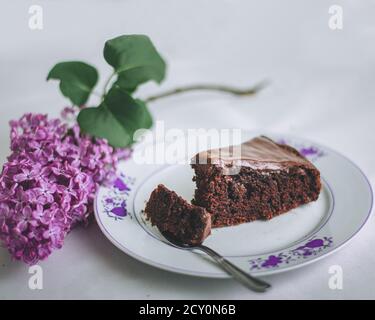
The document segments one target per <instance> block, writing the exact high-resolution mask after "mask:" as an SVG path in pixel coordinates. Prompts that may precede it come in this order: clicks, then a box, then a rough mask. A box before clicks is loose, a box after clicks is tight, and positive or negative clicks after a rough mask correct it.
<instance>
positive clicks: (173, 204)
mask: <svg viewBox="0 0 375 320" xmlns="http://www.w3.org/2000/svg"><path fill="white" fill-rule="evenodd" d="M145 213H146V217H147V219H149V220H150V221H151V223H152V225H155V226H156V227H157V228H158V229H159V230H160V232H161V233H162V234H163V233H164V234H165V233H167V234H168V236H169V237H173V238H174V239H175V240H177V241H178V242H181V243H184V244H190V245H198V244H201V243H202V242H203V240H204V239H206V238H207V237H208V236H209V235H210V233H211V215H210V214H209V213H208V212H207V211H206V210H205V209H204V208H201V207H198V206H195V205H191V204H189V203H188V202H187V201H185V200H184V199H182V198H181V197H180V196H178V195H177V194H176V193H175V192H174V191H171V190H169V189H167V188H166V187H165V186H164V185H162V184H159V185H158V187H157V188H156V189H155V190H154V191H153V192H152V193H151V196H150V199H149V200H148V202H147V204H146V208H145Z"/></svg>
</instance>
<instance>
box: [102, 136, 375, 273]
mask: <svg viewBox="0 0 375 320" xmlns="http://www.w3.org/2000/svg"><path fill="white" fill-rule="evenodd" d="M242 136H243V140H247V139H249V138H251V137H252V136H254V133H246V134H243V135H242ZM269 136H271V137H272V138H273V139H275V140H276V141H284V142H286V143H288V144H290V145H292V146H294V147H295V148H297V149H298V150H300V152H301V153H303V154H304V155H305V156H306V157H307V158H309V159H310V160H311V161H312V162H313V163H314V164H315V165H316V166H317V167H318V169H319V170H320V172H321V176H322V179H323V189H322V192H321V194H320V197H319V199H318V200H317V201H316V202H313V203H310V204H307V205H304V206H302V207H299V208H297V209H294V210H292V211H290V212H288V213H286V214H283V215H281V216H279V217H276V218H273V219H272V220H270V221H255V222H251V223H246V224H242V225H239V226H234V227H226V228H220V229H214V230H213V231H212V234H211V236H209V237H208V238H207V239H206V241H205V245H207V246H209V247H212V248H213V249H214V250H216V251H217V252H219V253H221V254H222V255H224V256H225V257H226V258H228V259H230V260H231V261H232V262H233V263H235V264H236V265H238V266H239V267H241V268H243V269H244V270H247V271H249V272H251V273H252V274H254V275H269V274H273V273H278V272H283V271H288V270H292V269H294V268H297V267H301V266H304V265H307V264H309V263H311V262H314V261H317V260H319V259H320V258H323V257H325V256H327V255H328V254H330V253H332V252H334V251H336V250H337V249H339V248H341V247H342V246H343V245H344V244H346V243H347V242H348V241H349V240H351V239H352V238H353V237H354V236H355V235H356V234H357V233H358V232H359V231H360V230H361V228H362V227H363V226H364V224H365V223H366V221H367V219H368V218H369V216H370V213H371V209H372V201H373V194H372V190H371V186H370V184H369V182H368V180H367V178H366V177H365V175H364V174H363V173H362V171H361V170H360V169H359V168H358V167H357V166H356V165H355V164H354V163H353V162H352V161H350V160H349V159H347V158H345V157H344V156H342V155H340V154H338V153H337V152H335V151H333V150H331V149H329V148H327V147H324V146H321V145H318V144H316V143H312V142H309V141H306V140H304V139H297V138H293V137H289V136H278V135H274V134H272V135H269ZM192 177H193V171H192V169H191V168H190V166H189V165H187V164H174V165H157V164H153V165H150V164H147V165H146V164H142V165H140V164H137V163H135V161H134V160H128V161H125V162H123V163H121V164H120V167H119V175H118V179H117V180H116V182H115V184H114V185H113V186H111V187H104V186H103V187H101V188H100V189H99V191H98V194H97V197H96V201H95V216H96V219H97V222H98V224H99V226H100V228H101V230H102V231H103V233H104V234H105V235H106V237H107V238H108V239H109V240H110V241H111V242H112V243H113V244H114V245H115V246H117V247H118V248H119V249H121V250H122V251H123V252H125V253H127V254H129V255H130V256H132V257H134V258H136V259H138V260H140V261H142V262H144V263H147V264H150V265H153V266H155V267H158V268H162V269H165V270H169V271H173V272H178V273H183V274H189V275H195V276H203V277H213V278H225V277H227V274H226V273H225V272H223V271H221V269H219V268H218V267H217V266H216V265H214V264H213V263H212V262H211V260H210V259H209V258H208V257H207V256H205V255H204V254H199V253H192V252H188V251H184V250H179V249H177V248H174V247H173V246H171V245H169V244H168V243H167V242H166V241H164V240H163V237H162V236H161V235H160V233H159V232H158V230H157V229H156V228H154V227H152V226H151V225H150V224H149V223H148V222H146V221H145V219H144V216H143V213H142V211H143V209H144V207H145V202H146V201H147V200H148V198H149V195H150V193H151V191H152V190H153V189H154V188H155V187H156V186H157V185H158V184H159V183H163V184H165V185H166V186H167V187H169V188H171V189H172V190H175V191H176V192H177V193H178V194H180V195H181V196H183V197H184V198H185V199H187V200H190V199H192V197H193V192H194V188H195V185H194V183H193V182H192Z"/></svg>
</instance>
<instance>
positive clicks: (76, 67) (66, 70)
mask: <svg viewBox="0 0 375 320" xmlns="http://www.w3.org/2000/svg"><path fill="white" fill-rule="evenodd" d="M49 79H56V80H60V90H61V92H62V94H63V95H64V96H65V97H67V98H69V99H70V101H71V102H72V103H73V104H74V105H77V106H81V105H83V104H85V103H86V102H87V100H88V98H89V96H90V94H91V92H92V89H93V88H94V87H95V85H96V83H97V81H98V72H97V71H96V69H95V68H94V67H92V66H90V65H88V64H87V63H84V62H80V61H67V62H61V63H58V64H56V65H55V66H54V67H53V68H52V69H51V71H50V72H49V73H48V76H47V80H49Z"/></svg>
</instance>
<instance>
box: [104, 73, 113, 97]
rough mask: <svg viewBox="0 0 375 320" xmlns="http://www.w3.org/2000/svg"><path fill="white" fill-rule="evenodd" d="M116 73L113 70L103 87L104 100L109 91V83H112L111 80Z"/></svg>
mask: <svg viewBox="0 0 375 320" xmlns="http://www.w3.org/2000/svg"><path fill="white" fill-rule="evenodd" d="M115 75H116V72H113V73H112V74H111V75H110V76H109V77H108V79H107V81H106V82H105V83H104V87H103V93H102V100H104V96H105V95H106V93H107V88H108V86H109V84H110V83H111V80H112V79H113V77H114V76H115Z"/></svg>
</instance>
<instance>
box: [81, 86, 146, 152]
mask: <svg viewBox="0 0 375 320" xmlns="http://www.w3.org/2000/svg"><path fill="white" fill-rule="evenodd" d="M77 120H78V123H79V125H80V127H81V129H82V130H83V131H84V132H86V133H88V134H91V135H93V136H95V137H100V138H105V139H107V140H108V142H109V144H111V145H112V146H113V147H118V148H120V147H127V146H129V145H131V144H132V143H133V142H134V140H133V135H134V133H135V132H136V131H137V130H138V129H141V128H144V129H148V128H150V127H151V126H152V117H151V115H150V113H149V111H148V109H147V107H146V104H145V103H144V102H143V101H141V100H134V99H133V98H132V97H131V96H130V95H129V94H128V93H127V92H125V91H124V90H122V89H120V88H118V87H113V88H112V89H110V90H109V92H108V93H107V95H106V96H105V98H104V101H103V102H102V103H101V104H100V105H99V107H96V108H86V109H83V110H81V112H80V113H79V115H78V119H77Z"/></svg>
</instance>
